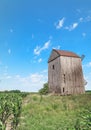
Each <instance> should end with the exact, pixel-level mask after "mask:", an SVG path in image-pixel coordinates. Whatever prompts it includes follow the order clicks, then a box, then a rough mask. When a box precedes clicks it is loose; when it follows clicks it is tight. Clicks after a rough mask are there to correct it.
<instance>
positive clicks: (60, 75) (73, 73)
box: [48, 51, 85, 95]
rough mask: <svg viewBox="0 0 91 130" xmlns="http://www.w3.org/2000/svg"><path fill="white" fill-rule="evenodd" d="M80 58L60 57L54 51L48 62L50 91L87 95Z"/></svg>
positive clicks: (62, 93)
mask: <svg viewBox="0 0 91 130" xmlns="http://www.w3.org/2000/svg"><path fill="white" fill-rule="evenodd" d="M83 79H84V78H83V72H82V65H81V58H80V57H70V56H59V55H58V54H57V52H55V51H52V53H51V56H50V58H49V62H48V84H49V91H50V92H55V93H60V94H61V95H66V94H82V93H85V88H84V80H83Z"/></svg>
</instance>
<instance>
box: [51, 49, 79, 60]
mask: <svg viewBox="0 0 91 130" xmlns="http://www.w3.org/2000/svg"><path fill="white" fill-rule="evenodd" d="M53 50H54V51H56V52H57V53H58V54H59V55H60V56H68V57H76V58H80V56H78V55H77V54H76V53H74V52H70V51H65V50H56V49H53Z"/></svg>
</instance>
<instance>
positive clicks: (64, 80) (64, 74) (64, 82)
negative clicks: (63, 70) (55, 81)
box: [63, 74, 65, 83]
mask: <svg viewBox="0 0 91 130" xmlns="http://www.w3.org/2000/svg"><path fill="white" fill-rule="evenodd" d="M63 76H64V83H65V74H64V75H63Z"/></svg>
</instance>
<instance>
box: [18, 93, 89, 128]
mask: <svg viewBox="0 0 91 130" xmlns="http://www.w3.org/2000/svg"><path fill="white" fill-rule="evenodd" d="M88 108H91V93H86V94H83V95H77V96H52V95H47V96H41V95H38V94H29V95H28V96H27V97H26V98H25V99H24V101H23V106H22V113H21V118H20V123H19V126H18V128H17V130H83V129H77V128H76V127H78V126H79V122H80V121H81V120H82V117H81V113H82V112H83V111H84V110H85V109H88ZM84 130H85V129H84ZM88 130H89V128H88Z"/></svg>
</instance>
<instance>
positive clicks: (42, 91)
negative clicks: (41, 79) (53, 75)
mask: <svg viewBox="0 0 91 130" xmlns="http://www.w3.org/2000/svg"><path fill="white" fill-rule="evenodd" d="M48 92H49V89H48V83H45V84H44V85H43V88H41V89H40V90H39V93H40V94H43V95H46V94H48Z"/></svg>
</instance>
